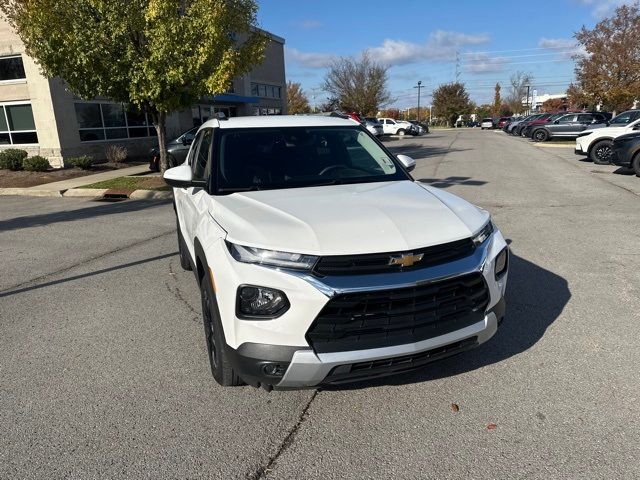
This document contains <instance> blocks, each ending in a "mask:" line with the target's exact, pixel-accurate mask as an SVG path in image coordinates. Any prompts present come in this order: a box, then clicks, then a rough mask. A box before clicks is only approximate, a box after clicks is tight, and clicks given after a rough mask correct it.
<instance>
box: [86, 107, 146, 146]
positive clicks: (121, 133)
mask: <svg viewBox="0 0 640 480" xmlns="http://www.w3.org/2000/svg"><path fill="white" fill-rule="evenodd" d="M75 108H76V119H77V120H78V131H79V133H80V141H81V142H96V141H103V140H123V139H127V138H146V137H154V136H156V135H157V133H156V129H155V128H154V127H153V125H152V124H151V119H150V117H149V116H148V115H147V114H146V113H142V112H137V111H135V110H133V109H127V108H126V107H125V106H124V105H121V104H117V103H89V102H77V103H76V104H75Z"/></svg>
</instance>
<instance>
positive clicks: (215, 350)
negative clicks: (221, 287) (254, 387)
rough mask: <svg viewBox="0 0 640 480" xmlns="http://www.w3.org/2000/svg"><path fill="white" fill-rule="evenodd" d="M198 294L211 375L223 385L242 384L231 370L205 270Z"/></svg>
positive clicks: (211, 289) (214, 298) (216, 307)
mask: <svg viewBox="0 0 640 480" xmlns="http://www.w3.org/2000/svg"><path fill="white" fill-rule="evenodd" d="M200 295H201V298H202V323H203V326H204V336H205V340H206V343H207V355H208V357H209V365H210V367H211V375H213V378H214V379H215V381H216V382H218V383H219V384H220V385H222V386H223V387H233V386H238V385H243V384H244V382H243V381H242V379H241V378H240V377H239V376H238V375H237V374H236V373H235V371H234V370H233V367H232V366H231V361H230V359H229V356H228V355H227V352H226V342H225V339H224V332H223V331H222V322H221V321H220V313H219V312H218V305H217V303H216V297H215V294H214V292H213V288H212V286H211V279H210V278H209V274H208V273H207V272H205V274H204V276H203V277H202V282H201V284H200Z"/></svg>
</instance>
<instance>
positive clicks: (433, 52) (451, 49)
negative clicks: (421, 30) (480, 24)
mask: <svg viewBox="0 0 640 480" xmlns="http://www.w3.org/2000/svg"><path fill="white" fill-rule="evenodd" d="M490 40H491V38H490V37H489V35H486V34H479V35H470V34H466V33H459V32H446V31H442V30H438V31H436V32H433V33H432V34H431V35H429V38H428V39H427V41H426V42H425V43H423V44H419V43H412V42H406V41H404V40H392V39H387V40H385V41H384V42H382V45H380V46H378V47H373V48H370V49H369V53H370V54H371V57H372V58H373V59H374V60H376V61H377V62H380V63H382V64H383V65H386V66H389V67H391V66H395V65H408V64H411V63H419V62H421V61H425V60H430V61H434V62H449V61H452V60H454V59H455V55H456V50H458V49H459V48H461V47H464V46H469V45H481V44H484V43H488V42H489V41H490Z"/></svg>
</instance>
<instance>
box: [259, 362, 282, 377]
mask: <svg viewBox="0 0 640 480" xmlns="http://www.w3.org/2000/svg"><path fill="white" fill-rule="evenodd" d="M262 371H263V372H264V374H265V375H269V376H270V377H282V376H283V375H284V373H285V372H286V371H287V365H281V364H279V363H266V364H265V365H263V366H262Z"/></svg>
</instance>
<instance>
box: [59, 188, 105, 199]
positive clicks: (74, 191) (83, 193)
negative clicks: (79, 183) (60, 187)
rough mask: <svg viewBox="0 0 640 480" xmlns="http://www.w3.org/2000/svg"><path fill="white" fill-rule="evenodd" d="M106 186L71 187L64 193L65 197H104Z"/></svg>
mask: <svg viewBox="0 0 640 480" xmlns="http://www.w3.org/2000/svg"><path fill="white" fill-rule="evenodd" d="M106 191H107V189H106V188H70V189H69V190H67V191H66V192H64V193H63V194H62V196H63V197H85V198H86V197H102V196H103V195H104V193H105V192H106Z"/></svg>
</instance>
